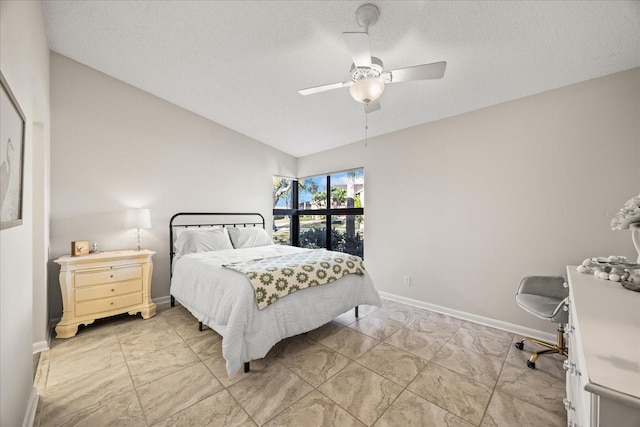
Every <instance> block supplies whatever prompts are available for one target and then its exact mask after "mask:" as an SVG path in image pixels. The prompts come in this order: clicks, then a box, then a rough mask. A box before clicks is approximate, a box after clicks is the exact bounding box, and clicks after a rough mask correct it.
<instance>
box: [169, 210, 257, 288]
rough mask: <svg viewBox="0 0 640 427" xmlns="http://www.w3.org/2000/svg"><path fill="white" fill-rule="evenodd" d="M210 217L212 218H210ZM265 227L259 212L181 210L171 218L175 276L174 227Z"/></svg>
mask: <svg viewBox="0 0 640 427" xmlns="http://www.w3.org/2000/svg"><path fill="white" fill-rule="evenodd" d="M209 218H210V219H211V220H209ZM214 219H217V220H214ZM259 225H260V226H262V228H265V222H264V217H263V216H262V214H259V213H257V212H179V213H177V214H175V215H174V216H172V217H171V219H170V220H169V267H170V270H171V273H170V274H171V276H173V256H174V255H175V252H174V248H173V245H174V243H175V242H174V239H173V230H174V228H198V227H215V226H220V227H257V226H259Z"/></svg>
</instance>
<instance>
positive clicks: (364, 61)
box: [342, 33, 371, 68]
mask: <svg viewBox="0 0 640 427" xmlns="http://www.w3.org/2000/svg"><path fill="white" fill-rule="evenodd" d="M342 38H343V39H344V42H345V43H346V44H347V49H349V53H350V54H351V58H353V63H354V64H355V66H356V67H366V68H371V48H370V47H369V34H367V33H342Z"/></svg>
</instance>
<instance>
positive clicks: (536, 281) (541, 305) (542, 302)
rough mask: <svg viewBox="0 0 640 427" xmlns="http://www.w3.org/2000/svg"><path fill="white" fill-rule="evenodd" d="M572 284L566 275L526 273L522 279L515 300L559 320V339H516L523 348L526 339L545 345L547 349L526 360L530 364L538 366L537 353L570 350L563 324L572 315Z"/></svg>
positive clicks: (552, 320)
mask: <svg viewBox="0 0 640 427" xmlns="http://www.w3.org/2000/svg"><path fill="white" fill-rule="evenodd" d="M568 297H569V288H568V286H567V284H566V282H565V280H564V277H550V276H527V277H525V278H524V279H522V281H521V282H520V287H518V292H516V302H517V303H518V305H519V306H520V307H522V308H523V309H524V310H526V311H528V312H529V313H531V314H533V315H534V316H537V317H539V318H541V319H545V320H548V321H550V322H553V323H557V324H558V339H557V341H556V343H555V344H552V343H548V342H545V341H540V340H538V339H535V338H529V337H527V338H523V339H522V340H520V341H519V342H517V343H515V346H516V348H517V349H518V350H522V349H523V348H524V342H525V341H531V342H534V343H536V344H540V345H541V346H543V347H546V348H547V349H546V350H542V351H536V352H535V353H533V354H531V357H530V358H529V360H527V366H528V367H529V368H531V369H535V367H536V360H537V359H538V356H541V355H543V354H555V353H559V354H562V355H564V356H567V355H568V354H569V351H568V349H567V346H566V344H565V342H564V325H565V324H566V323H567V321H568V319H569V312H568V308H569V307H568Z"/></svg>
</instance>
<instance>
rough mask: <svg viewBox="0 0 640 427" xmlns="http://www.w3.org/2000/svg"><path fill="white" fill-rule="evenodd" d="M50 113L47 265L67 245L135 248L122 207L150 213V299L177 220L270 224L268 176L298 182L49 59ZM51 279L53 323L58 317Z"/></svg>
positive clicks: (287, 169)
mask: <svg viewBox="0 0 640 427" xmlns="http://www.w3.org/2000/svg"><path fill="white" fill-rule="evenodd" d="M167 84H172V83H171V82H167ZM211 102H217V101H216V100H215V99H212V100H211ZM51 108H52V123H53V125H52V135H51V139H52V145H51V259H52V260H53V259H55V258H56V257H58V256H60V255H63V254H67V253H69V249H70V242H71V241H72V240H90V241H91V242H98V245H99V249H100V250H116V249H123V248H125V249H126V248H133V247H135V240H134V235H133V232H132V231H131V230H125V229H124V212H125V209H126V208H127V207H146V208H150V209H151V222H152V226H153V228H152V229H150V230H143V246H144V247H146V248H148V249H151V250H154V251H156V252H157V253H156V255H155V256H154V258H153V260H154V273H153V280H152V292H151V294H152V297H153V298H158V297H166V296H168V295H169V225H168V224H169V219H170V217H171V216H172V215H173V214H174V213H177V212H183V211H207V212H216V211H218V212H237V211H251V212H253V211H256V212H260V213H262V214H263V215H264V216H265V218H266V219H267V221H268V224H270V222H271V209H272V197H271V192H272V176H273V175H285V176H295V174H296V170H295V168H296V159H295V158H294V157H292V156H289V155H287V154H284V153H282V152H280V151H278V150H275V149H273V148H271V147H268V146H266V145H264V144H262V143H259V142H257V141H255V140H252V139H250V138H248V137H246V136H244V135H241V134H239V133H237V132H234V131H231V130H229V129H227V128H225V127H222V126H220V125H218V124H216V123H213V122H211V121H209V120H206V119H204V118H202V117H200V116H197V115H195V114H193V113H190V112H188V111H186V110H183V109H181V108H179V107H177V106H175V105H173V104H170V103H168V102H166V101H163V100H161V99H159V98H157V97H155V96H152V95H150V94H148V93H146V92H143V91H141V90H138V89H136V88H134V87H132V86H129V85H127V84H125V83H123V82H121V81H119V80H116V79H114V78H111V77H109V76H107V75H105V74H102V73H100V72H98V71H95V70H93V69H91V68H88V67H86V66H83V65H81V64H79V63H77V62H75V61H73V60H71V59H69V58H66V57H64V56H61V55H58V54H55V53H52V54H51ZM51 271H53V272H56V271H59V268H56V266H53V267H52V268H51ZM55 274H56V273H54V274H52V275H51V279H50V294H51V296H50V301H49V304H50V306H49V308H50V312H51V316H52V317H53V318H55V317H56V316H57V317H59V316H60V314H61V312H62V305H61V304H62V302H61V299H60V298H61V297H60V289H59V284H58V279H57V276H56V275H55Z"/></svg>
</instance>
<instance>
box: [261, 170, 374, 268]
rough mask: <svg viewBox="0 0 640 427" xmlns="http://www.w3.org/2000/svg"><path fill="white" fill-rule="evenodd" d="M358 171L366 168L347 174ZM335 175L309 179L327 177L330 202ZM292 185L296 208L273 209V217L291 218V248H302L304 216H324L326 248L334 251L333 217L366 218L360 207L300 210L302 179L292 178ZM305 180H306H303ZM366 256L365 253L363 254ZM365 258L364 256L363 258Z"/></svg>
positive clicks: (317, 176) (292, 196)
mask: <svg viewBox="0 0 640 427" xmlns="http://www.w3.org/2000/svg"><path fill="white" fill-rule="evenodd" d="M358 170H362V171H364V168H358V169H349V170H347V171H345V172H350V171H358ZM332 174H335V172H334V173H328V174H326V175H316V176H312V177H308V178H320V177H323V176H324V177H325V179H326V184H327V186H326V188H327V190H326V191H327V199H328V200H330V197H331V196H330V194H331V175H332ZM290 179H291V182H292V185H291V198H292V199H291V200H292V205H293V206H295V207H294V208H288V209H282V208H278V209H276V208H275V207H274V208H273V215H274V216H275V215H278V216H281V215H284V216H287V215H288V216H290V217H291V224H290V227H289V230H290V233H291V235H290V239H289V240H290V244H291V246H300V217H301V216H304V215H324V216H325V233H326V235H325V241H326V244H325V248H326V249H327V250H329V251H330V250H333V248H332V242H331V229H332V228H331V224H332V217H333V216H334V215H335V216H342V215H354V216H356V215H362V216H364V207H360V208H332V207H330V206H331V203H330V202H327V206H329V207H327V208H324V209H299V208H298V206H299V202H300V201H299V200H298V196H299V191H298V188H299V187H298V182H299V181H300V178H295V179H293V178H290ZM302 179H305V178H302ZM363 255H364V253H363ZM363 258H364V256H363Z"/></svg>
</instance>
